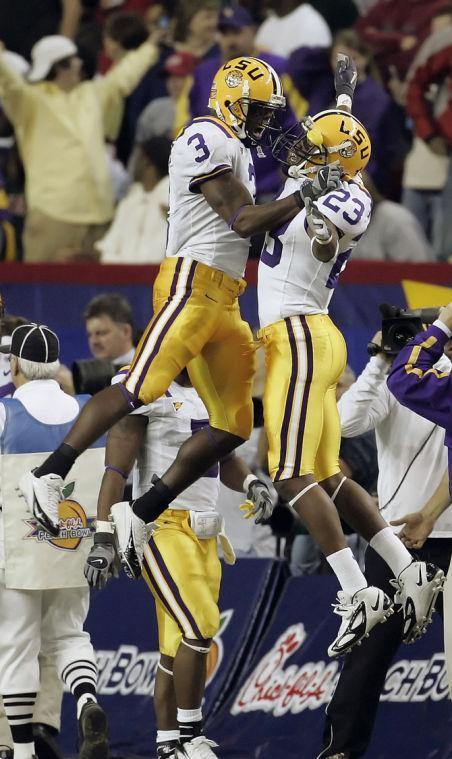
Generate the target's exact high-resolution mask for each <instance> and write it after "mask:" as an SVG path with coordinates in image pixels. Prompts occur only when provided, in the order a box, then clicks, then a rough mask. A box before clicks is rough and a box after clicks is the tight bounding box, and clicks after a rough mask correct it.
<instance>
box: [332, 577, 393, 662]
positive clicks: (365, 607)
mask: <svg viewBox="0 0 452 759" xmlns="http://www.w3.org/2000/svg"><path fill="white" fill-rule="evenodd" d="M337 601H338V602H337V603H336V604H333V609H334V613H335V614H339V616H341V617H342V622H341V626H340V628H339V632H338V634H337V637H336V638H335V640H333V642H332V643H331V645H330V646H329V647H328V654H329V656H331V657H336V656H343V655H344V654H346V653H348V652H349V651H350V650H351V649H352V648H353V647H354V646H357V645H358V646H359V645H360V644H361V641H362V640H363V638H367V637H368V635H369V633H370V631H371V630H372V628H373V627H375V625H377V624H378V623H379V622H385V621H386V620H387V619H388V617H390V616H391V614H393V613H394V607H393V603H392V601H391V599H390V598H389V596H387V595H386V593H384V592H383V591H382V590H381V589H380V588H375V587H373V586H370V587H367V588H361V590H357V591H356V593H354V594H353V596H351V595H350V594H349V593H346V592H345V591H343V590H340V591H339V593H338V594H337Z"/></svg>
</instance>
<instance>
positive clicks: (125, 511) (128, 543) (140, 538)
mask: <svg viewBox="0 0 452 759" xmlns="http://www.w3.org/2000/svg"><path fill="white" fill-rule="evenodd" d="M111 516H112V519H113V522H114V524H115V528H116V529H115V536H116V545H117V549H118V554H119V558H120V560H121V564H122V566H123V569H124V572H125V573H126V575H127V577H130V579H131V580H138V578H139V577H140V576H141V567H142V564H143V554H144V548H145V545H146V543H147V542H148V526H147V525H146V523H145V522H143V520H142V519H140V517H137V515H136V514H134V513H133V511H132V507H131V505H130V503H129V502H128V501H121V502H120V503H115V504H113V506H112V507H111Z"/></svg>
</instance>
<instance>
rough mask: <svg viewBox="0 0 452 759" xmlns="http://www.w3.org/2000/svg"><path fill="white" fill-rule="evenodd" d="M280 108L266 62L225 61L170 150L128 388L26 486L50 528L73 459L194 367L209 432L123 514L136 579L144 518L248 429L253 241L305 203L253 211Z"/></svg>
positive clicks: (90, 406)
mask: <svg viewBox="0 0 452 759" xmlns="http://www.w3.org/2000/svg"><path fill="white" fill-rule="evenodd" d="M284 105H285V98H284V95H283V91H282V86H281V82H280V80H279V77H278V75H277V74H276V72H275V71H274V70H273V68H272V67H271V66H270V65H269V64H268V63H266V62H264V61H261V60H259V59H257V58H252V57H249V58H245V57H243V58H236V59H233V60H231V61H228V62H226V63H225V64H224V65H223V66H221V68H220V69H219V71H218V72H217V74H216V76H215V78H214V81H213V85H212V91H211V97H210V100H209V107H210V110H211V113H212V114H213V115H211V116H206V117H203V118H200V119H195V120H194V121H193V122H192V123H191V124H190V125H189V126H188V127H187V128H186V129H185V130H184V131H183V132H182V133H181V134H180V135H179V136H178V138H177V139H176V140H175V142H174V145H173V149H172V152H171V159H170V171H169V175H170V206H169V235H168V252H167V257H166V259H165V261H164V262H163V263H162V265H161V267H160V272H159V275H158V277H157V279H156V281H155V285H154V292H153V302H154V316H153V318H152V320H151V322H150V323H149V325H148V327H147V329H146V330H145V332H144V335H143V337H142V339H141V341H140V344H139V345H138V347H137V350H136V353H135V357H134V360H133V362H132V365H131V367H130V371H129V374H128V376H127V378H126V380H125V382H124V383H123V384H121V385H120V386H112V387H109V388H107V389H105V390H103V391H101V392H100V393H97V394H96V395H95V396H94V397H93V398H92V399H91V400H90V401H89V402H88V403H87V404H86V405H85V406H84V408H83V410H82V412H81V414H80V416H79V417H78V420H77V422H76V423H75V424H74V426H73V428H72V429H71V431H70V432H69V434H68V435H67V437H66V439H65V440H64V442H63V444H62V445H61V446H60V447H59V448H58V449H57V450H56V451H55V452H54V453H52V454H51V455H50V456H49V458H48V459H47V460H46V461H45V462H44V463H43V465H42V466H40V467H39V468H38V469H37V470H36V471H35V472H34V473H33V474H32V473H28V474H27V475H26V477H25V478H24V481H23V482H22V483H21V486H22V490H23V492H24V495H25V497H26V499H27V501H28V503H29V505H30V508H32V509H33V508H34V507H36V504H37V507H36V508H35V509H34V510H35V511H38V510H39V511H44V513H46V514H47V516H48V518H49V520H50V522H51V523H53V524H54V528H55V532H57V531H58V501H59V498H60V494H61V487H62V483H63V478H64V477H65V476H66V475H67V474H68V472H69V471H70V469H71V467H72V464H73V462H74V461H75V459H76V458H77V456H79V455H80V453H82V452H83V451H84V450H85V449H86V447H87V446H88V445H89V444H90V442H92V441H94V440H96V439H97V438H98V437H99V436H100V435H101V434H102V433H103V432H105V431H106V430H107V429H109V428H110V427H111V425H112V424H114V423H115V422H116V421H118V419H120V418H122V417H123V416H125V415H126V414H127V413H128V412H129V411H130V408H131V407H132V408H133V407H135V406H137V405H140V404H148V403H152V402H153V401H155V400H156V399H157V398H159V397H160V396H161V395H163V394H164V392H165V390H166V389H167V388H168V387H169V385H170V383H171V381H172V380H173V379H174V377H176V376H177V375H178V374H179V372H180V371H181V370H182V369H183V368H184V367H185V366H187V365H188V364H189V363H190V377H191V379H192V382H193V385H194V386H195V387H196V389H197V391H198V393H199V395H200V397H201V398H202V399H203V401H204V403H205V406H206V407H207V410H208V413H209V426H208V427H207V428H206V429H204V430H201V431H200V432H198V433H197V434H196V435H195V436H193V437H192V438H190V439H189V440H187V441H186V442H185V443H184V445H183V446H182V447H181V449H180V450H179V452H178V454H177V458H176V460H175V462H174V463H173V464H171V465H170V467H169V469H168V470H167V471H166V472H163V473H162V477H161V478H160V480H158V481H157V482H156V483H154V484H153V486H152V487H151V488H150V490H149V491H148V492H147V493H144V494H143V495H142V496H140V497H139V498H137V500H136V501H135V502H134V503H133V507H132V508H128V507H126V506H124V508H123V522H124V525H125V526H127V529H128V532H129V538H130V539H129V538H128V539H127V541H126V543H125V544H124V545H122V546H121V555H122V559H123V561H124V562H125V563H128V565H129V567H131V568H132V570H133V573H134V574H135V575H136V576H139V574H140V572H141V562H142V558H143V549H144V545H145V543H146V523H150V522H152V521H153V520H155V519H156V518H157V517H158V516H159V514H161V513H162V511H164V509H165V508H167V506H168V505H169V504H170V503H171V501H172V500H173V499H174V498H175V497H176V496H177V495H178V494H179V493H180V492H182V491H183V490H184V489H185V488H186V487H187V486H188V485H190V484H191V483H192V482H194V481H195V480H196V479H197V478H198V477H199V476H201V475H202V473H203V472H204V471H205V470H206V469H207V468H208V467H209V466H211V465H212V464H213V463H214V462H215V461H218V460H219V459H221V458H222V457H223V456H225V455H227V454H228V453H229V452H230V451H232V450H234V448H236V447H237V446H238V445H240V444H241V443H242V442H243V441H244V440H246V439H247V438H248V437H249V435H250V432H251V429H252V416H253V414H252V399H251V382H252V377H253V372H254V345H253V339H252V335H251V330H250V328H249V325H248V324H247V323H246V322H244V321H243V320H242V318H241V316H240V310H239V305H238V296H239V295H240V294H241V293H242V292H243V290H244V289H245V282H244V280H243V279H242V277H243V273H244V269H245V264H246V259H247V252H248V243H249V237H250V236H251V235H252V234H256V233H258V232H264V231H266V230H268V229H274V228H275V227H279V226H280V225H281V224H284V223H285V222H287V221H289V220H291V219H292V218H294V216H296V215H297V214H298V213H299V212H300V209H301V208H302V207H304V199H303V196H302V194H301V193H300V191H299V189H297V188H296V189H295V190H294V192H293V193H292V195H289V196H287V197H284V198H281V199H279V200H276V201H273V202H270V203H265V204H262V205H259V206H256V205H255V204H254V198H253V192H254V169H253V164H252V161H251V155H250V150H249V145H250V144H257V143H259V142H261V141H262V140H263V139H264V138H265V136H266V133H267V132H268V131H269V130H270V129H271V122H272V119H273V117H274V116H275V114H277V113H278V112H279V111H281V109H282V108H283V107H284ZM206 106H207V104H206ZM328 171H329V167H327V169H326V174H327V175H328ZM327 178H328V176H327ZM323 179H324V175H323V174H322V175H321V180H322V181H323ZM316 180H317V181H316V185H315V188H314V190H313V191H314V192H316V191H317V189H319V188H318V178H316ZM316 188H317V189H316ZM321 189H322V188H321V187H320V190H321ZM149 244H150V245H152V240H150V241H149ZM193 359H194V360H193ZM121 534H125V530H124V529H122V530H121Z"/></svg>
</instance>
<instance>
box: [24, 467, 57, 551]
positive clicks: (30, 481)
mask: <svg viewBox="0 0 452 759" xmlns="http://www.w3.org/2000/svg"><path fill="white" fill-rule="evenodd" d="M19 490H20V491H21V493H22V495H23V496H24V498H25V500H26V502H27V507H28V509H29V511H30V512H31V513H32V514H33V516H34V518H35V519H36V522H37V523H38V525H39V526H40V527H42V529H43V530H45V531H46V532H48V533H49V534H50V535H53V537H55V538H56V537H57V536H58V535H59V533H60V525H59V513H58V505H59V503H60V502H61V501H62V500H63V479H62V477H60V476H59V474H44V475H43V476H42V477H35V475H34V474H33V472H25V474H24V475H22V477H21V478H20V480H19Z"/></svg>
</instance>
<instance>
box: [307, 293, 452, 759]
mask: <svg viewBox="0 0 452 759" xmlns="http://www.w3.org/2000/svg"><path fill="white" fill-rule="evenodd" d="M381 310H382V314H383V316H384V318H383V323H382V333H383V335H381V333H377V335H375V337H374V339H373V341H372V343H370V344H369V348H368V350H369V352H370V353H371V355H372V354H373V355H372V357H371V358H370V361H369V362H368V364H367V366H366V367H365V369H364V370H363V372H362V373H361V375H360V376H359V377H358V379H357V381H356V382H355V383H354V384H353V385H352V386H351V387H350V389H349V390H348V391H347V392H346V393H344V395H343V396H342V398H341V400H340V401H339V403H338V408H339V413H340V417H341V424H342V435H343V436H344V437H354V436H356V435H360V434H362V433H363V432H366V431H368V430H370V429H375V435H376V441H377V451H378V464H379V477H378V488H377V490H378V500H379V508H380V511H381V512H382V514H383V516H384V517H385V519H387V520H388V521H392V522H393V521H394V520H397V519H398V518H399V517H401V516H402V515H404V514H406V513H407V511H411V512H416V511H418V510H421V509H422V507H423V506H424V505H425V504H426V502H427V501H429V499H430V501H431V502H435V500H436V501H440V500H441V499H442V498H444V493H443V489H442V487H441V486H442V477H443V475H444V472H445V471H446V468H447V454H446V449H445V448H444V431H443V429H442V428H441V427H440V426H439V425H437V424H435V422H434V421H433V422H432V421H427V420H422V419H420V418H419V417H418V416H417V415H416V414H414V413H413V412H412V411H410V410H409V409H407V408H405V407H404V406H402V405H401V404H400V403H398V402H397V401H396V400H395V398H394V397H393V396H392V395H391V393H390V392H389V389H388V386H387V384H386V380H387V376H388V373H389V371H390V367H391V363H392V361H393V360H394V359H395V360H396V361H397V363H400V358H396V356H397V353H398V352H399V351H400V350H401V349H402V353H403V346H404V345H405V344H406V342H407V341H408V340H409V339H411V337H412V336H413V335H415V334H416V332H419V331H420V330H422V321H423V319H428V318H431V317H432V316H433V314H432V313H431V312H430V313H427V312H411V313H407V312H403V311H401V310H400V309H394V308H392V307H390V306H386V305H385V306H384V307H383V308H382V309H381ZM436 313H437V312H436ZM451 329H452V308H451ZM451 334H452V332H451ZM444 342H445V341H444ZM441 354H442V349H441V351H440V352H439V353H438V355H437V359H439V361H438V364H437V369H438V371H440V372H442V371H444V370H447V371H449V369H450V366H451V364H450V362H449V360H448V359H447V358H446V357H445V356H443V355H441ZM451 421H452V414H451ZM395 531H397V530H395ZM404 542H405V544H406V545H407V547H408V548H409V549H410V547H411V546H410V542H409V541H404ZM451 552H452V512H451V511H447V512H446V514H444V515H443V516H442V517H441V519H439V520H438V521H437V523H436V524H435V529H434V531H433V532H432V534H431V537H429V539H428V540H426V542H425V544H424V545H423V547H422V548H421V549H420V550H419V551H417V552H416V559H420V560H424V561H427V562H434V563H435V564H437V565H438V566H440V567H441V568H442V569H443V570H445V571H447V568H448V565H449V561H450V555H451ZM365 565H366V570H365V575H366V578H367V580H368V582H369V583H371V584H373V585H374V584H375V585H378V586H379V587H381V588H383V590H384V591H385V592H386V593H388V594H389V595H391V597H392V596H393V595H394V588H393V587H392V585H391V584H390V582H389V581H390V575H389V573H388V571H387V567H386V565H385V564H384V563H383V562H382V560H381V559H380V558H379V556H378V555H377V554H376V553H375V551H373V550H372V548H370V547H368V548H367V550H366V556H365ZM437 607H438V609H439V610H440V611H441V613H442V596H441V594H440V595H439V596H438V600H437ZM402 627H403V621H402V617H401V615H400V614H394V615H393V616H392V617H391V618H390V619H389V620H388V621H387V623H386V624H385V625H380V626H378V627H377V629H375V630H374V631H373V634H372V636H371V637H370V638H366V639H365V640H364V641H363V642H362V645H361V646H360V647H359V648H355V649H354V650H352V651H351V652H350V654H349V655H348V656H347V657H346V659H345V663H344V667H343V669H342V672H341V675H340V678H339V681H338V684H337V687H336V690H335V692H334V695H333V697H332V699H331V702H330V703H329V705H328V707H327V710H326V724H325V731H324V750H323V751H322V752H321V754H320V755H319V759H320V757H322V758H323V757H325V759H326V757H334V756H340V757H343V758H344V759H346V758H350V759H355V757H360V756H364V755H365V753H366V751H367V749H368V746H369V743H370V740H371V736H372V731H373V726H374V723H375V719H376V716H377V709H378V704H379V699H380V694H381V691H382V689H383V685H384V682H385V678H386V673H387V671H388V669H389V666H390V664H391V661H392V659H393V656H394V654H395V652H396V651H397V649H398V647H399V645H400V643H401V641H402Z"/></svg>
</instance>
